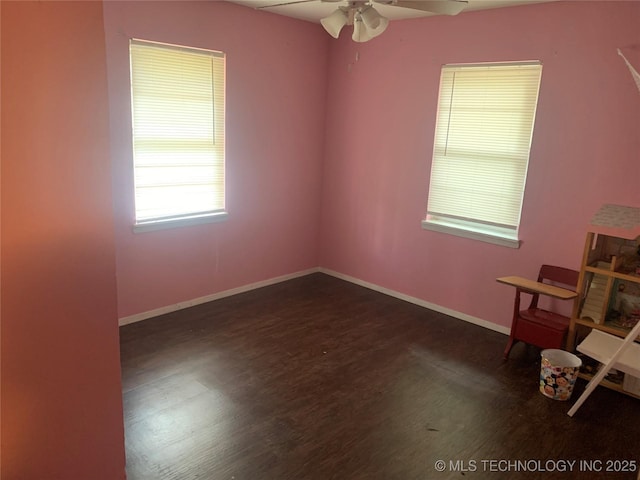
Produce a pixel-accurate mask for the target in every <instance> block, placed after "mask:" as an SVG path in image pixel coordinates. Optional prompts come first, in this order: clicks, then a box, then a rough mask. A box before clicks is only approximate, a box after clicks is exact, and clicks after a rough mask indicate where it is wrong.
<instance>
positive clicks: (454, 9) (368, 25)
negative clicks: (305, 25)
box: [258, 0, 468, 42]
mask: <svg viewBox="0 0 640 480" xmlns="http://www.w3.org/2000/svg"><path fill="white" fill-rule="evenodd" d="M315 1H318V0H292V1H286V0H285V1H282V2H281V3H277V4H275V5H265V6H262V7H258V8H262V9H265V8H272V7H280V6H284V5H295V4H300V3H310V2H315ZM320 1H322V2H325V3H339V2H343V1H344V0H320ZM345 3H346V5H344V6H340V7H338V8H337V9H336V10H335V11H334V12H333V13H332V14H331V15H329V16H328V17H325V18H323V19H321V20H320V23H321V24H322V26H323V27H324V29H325V30H326V31H327V33H329V35H331V36H332V37H334V38H338V36H339V35H340V31H341V30H342V28H343V27H344V26H345V25H353V35H352V39H353V41H354V42H367V41H369V40H371V39H372V38H375V37H377V36H378V35H380V34H381V33H382V32H384V31H385V30H386V28H387V26H388V25H389V19H388V18H386V17H383V16H382V15H380V14H379V13H378V11H377V10H376V9H375V8H373V5H374V4H376V3H377V4H380V5H387V6H392V7H399V8H409V9H412V10H421V11H423V12H430V13H434V14H436V15H457V14H458V13H460V12H461V11H462V10H464V8H465V7H466V6H467V4H468V1H467V0H350V1H347V2H345Z"/></svg>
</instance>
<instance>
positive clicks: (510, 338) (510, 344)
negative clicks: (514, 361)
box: [504, 336, 516, 360]
mask: <svg viewBox="0 0 640 480" xmlns="http://www.w3.org/2000/svg"><path fill="white" fill-rule="evenodd" d="M514 343H516V340H515V339H514V338H513V337H511V336H510V337H509V341H508V342H507V348H505V349H504V359H505V360H507V359H508V358H509V352H511V347H513V344H514Z"/></svg>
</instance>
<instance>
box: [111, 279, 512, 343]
mask: <svg viewBox="0 0 640 480" xmlns="http://www.w3.org/2000/svg"><path fill="white" fill-rule="evenodd" d="M317 272H321V273H324V274H326V275H330V276H332V277H336V278H339V279H341V280H345V281H347V282H350V283H353V284H355V285H359V286H361V287H365V288H368V289H369V290H374V291H376V292H380V293H384V294H385V295H389V296H390V297H394V298H398V299H400V300H404V301H405V302H409V303H413V304H414V305H419V306H421V307H424V308H428V309H429V310H434V311H436V312H440V313H444V314H445V315H449V316H450V317H454V318H457V319H459V320H464V321H465V322H469V323H472V324H474V325H478V326H480V327H484V328H487V329H489V330H493V331H495V332H499V333H503V334H505V335H509V327H504V326H502V325H497V324H495V323H492V322H488V321H486V320H483V319H481V318H477V317H473V316H471V315H467V314H466V313H462V312H457V311H455V310H451V309H450V308H446V307H442V306H440V305H436V304H435V303H431V302H427V301H425V300H422V299H420V298H416V297H412V296H410V295H405V294H404V293H400V292H396V291H395V290H390V289H388V288H385V287H381V286H379V285H376V284H374V283H369V282H365V281H364V280H360V279H358V278H355V277H351V276H349V275H345V274H343V273H339V272H335V271H333V270H329V269H326V268H322V267H317V268H310V269H308V270H302V271H299V272H295V273H290V274H288V275H282V276H280V277H274V278H269V279H267V280H261V281H259V282H255V283H250V284H247V285H243V286H241V287H236V288H232V289H230V290H225V291H222V292H217V293H212V294H210V295H205V296H204V297H198V298H194V299H192V300H186V301H184V302H179V303H175V304H173V305H167V306H165V307H160V308H156V309H153V310H149V311H147V312H142V313H136V314H135V315H130V316H128V317H122V318H120V319H118V324H119V325H120V326H123V325H128V324H130V323H134V322H140V321H141V320H146V319H148V318H153V317H157V316H159V315H164V314H165V313H171V312H175V311H177V310H182V309H184V308H189V307H193V306H195V305H200V304H202V303H207V302H212V301H214V300H219V299H221V298H225V297H230V296H232V295H237V294H238V293H244V292H248V291H250V290H255V289H256V288H261V287H267V286H269V285H275V284H276V283H280V282H285V281H287V280H293V279H294V278H298V277H304V276H305V275H310V274H312V273H317Z"/></svg>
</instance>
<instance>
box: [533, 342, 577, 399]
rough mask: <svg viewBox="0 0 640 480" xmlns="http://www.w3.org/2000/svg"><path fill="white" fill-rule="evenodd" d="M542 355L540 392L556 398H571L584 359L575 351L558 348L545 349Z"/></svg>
mask: <svg viewBox="0 0 640 480" xmlns="http://www.w3.org/2000/svg"><path fill="white" fill-rule="evenodd" d="M540 356H541V357H542V365H541V366H540V393H542V394H543V395H544V396H545V397H549V398H553V399H554V400H569V398H571V392H573V386H574V385H575V383H576V379H577V378H578V372H579V371H580V366H581V365H582V360H580V358H578V357H576V356H575V355H574V354H573V353H569V352H565V351H564V350H557V349H547V350H543V351H542V352H541V353H540Z"/></svg>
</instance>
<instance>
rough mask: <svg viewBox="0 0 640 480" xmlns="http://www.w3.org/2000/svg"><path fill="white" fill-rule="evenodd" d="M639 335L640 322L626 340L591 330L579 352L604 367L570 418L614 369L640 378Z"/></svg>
mask: <svg viewBox="0 0 640 480" xmlns="http://www.w3.org/2000/svg"><path fill="white" fill-rule="evenodd" d="M638 335H640V322H638V323H637V324H636V326H635V327H633V328H632V329H631V331H630V332H629V333H628V334H627V336H626V337H624V338H620V337H616V336H615V335H611V334H609V333H605V332H602V331H600V330H595V329H594V330H591V333H589V335H587V337H586V338H585V339H584V340H583V341H582V342H581V343H580V345H578V347H577V350H578V351H579V352H581V353H584V354H585V355H588V356H589V357H591V358H593V359H595V360H597V361H598V362H600V363H601V364H602V366H601V367H600V370H598V373H596V374H595V375H594V376H593V378H592V379H591V380H590V381H589V383H588V384H587V387H586V388H585V390H584V392H583V393H582V395H580V397H579V398H578V400H576V403H574V405H573V407H571V409H570V410H569V412H568V414H569V416H570V417H573V414H574V413H576V412H577V411H578V408H580V406H581V405H582V404H583V403H584V401H585V400H586V399H587V397H588V396H589V395H591V392H593V390H594V389H595V388H596V387H597V386H598V385H599V384H600V382H601V381H602V379H603V378H604V377H605V376H606V375H607V373H609V370H611V369H612V368H615V369H616V370H619V371H621V372H624V373H625V374H629V375H632V376H634V377H640V344H638V343H635V339H636V338H637V337H638Z"/></svg>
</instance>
